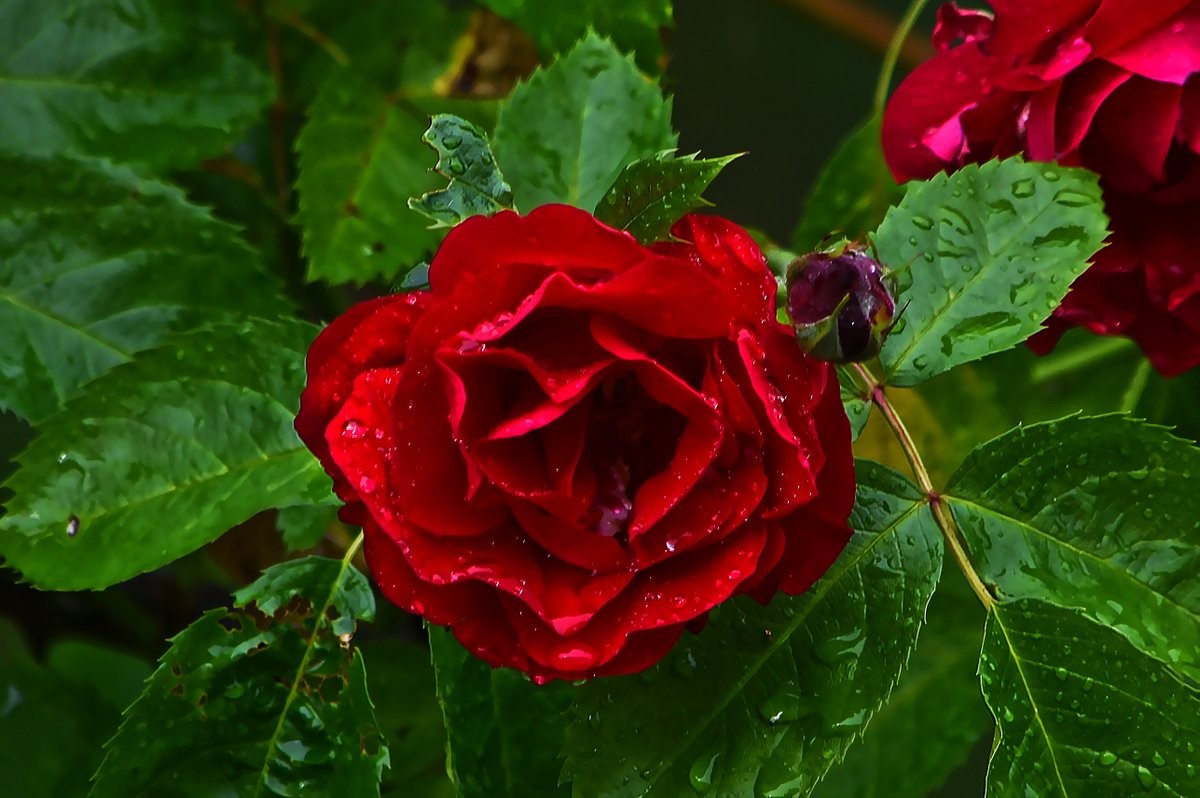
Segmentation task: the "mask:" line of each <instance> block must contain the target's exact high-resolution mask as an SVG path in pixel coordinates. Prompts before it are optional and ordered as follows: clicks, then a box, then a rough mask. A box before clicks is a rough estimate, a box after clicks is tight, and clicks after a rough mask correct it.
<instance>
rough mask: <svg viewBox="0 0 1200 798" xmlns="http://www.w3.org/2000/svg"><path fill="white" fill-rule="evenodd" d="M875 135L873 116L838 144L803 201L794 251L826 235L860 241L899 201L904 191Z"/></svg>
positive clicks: (816, 243) (876, 121)
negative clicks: (888, 164)
mask: <svg viewBox="0 0 1200 798" xmlns="http://www.w3.org/2000/svg"><path fill="white" fill-rule="evenodd" d="M880 135H881V134H880V125H879V119H878V117H872V118H870V119H868V120H867V121H866V122H865V123H864V124H863V125H862V126H861V127H859V128H858V129H857V130H855V131H854V132H853V133H851V134H850V135H849V136H848V137H847V138H846V140H845V141H843V142H842V143H841V144H840V145H838V149H837V151H836V152H835V153H834V154H833V157H832V158H831V159H830V160H829V163H827V164H826V165H825V168H824V169H823V170H821V174H820V175H818V176H817V181H816V183H815V184H814V185H813V188H812V192H811V193H810V194H809V195H808V200H807V201H805V203H804V216H803V217H801V219H800V225H799V226H798V227H797V228H796V232H795V233H793V234H792V247H793V248H794V249H796V250H798V251H800V252H808V251H810V250H814V249H816V248H817V247H818V246H819V245H820V243H821V241H822V239H824V238H826V237H827V236H830V235H833V236H835V237H836V236H845V237H846V238H849V239H851V240H856V239H861V238H862V237H863V236H864V235H865V234H867V233H869V232H872V231H873V230H875V228H876V227H878V226H879V223H880V222H881V221H883V217H884V214H886V213H887V211H888V208H889V207H891V206H892V205H895V204H897V203H898V202H900V200H901V198H902V197H903V196H904V190H903V189H901V188H900V187H899V186H897V185H896V181H895V180H894V179H893V178H892V173H891V171H890V170H889V169H888V167H887V164H886V163H885V162H884V160H883V146H882V144H881V140H880Z"/></svg>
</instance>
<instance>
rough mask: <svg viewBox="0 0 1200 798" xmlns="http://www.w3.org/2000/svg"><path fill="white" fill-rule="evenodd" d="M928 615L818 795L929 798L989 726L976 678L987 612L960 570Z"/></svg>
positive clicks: (948, 576)
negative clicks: (902, 665)
mask: <svg viewBox="0 0 1200 798" xmlns="http://www.w3.org/2000/svg"><path fill="white" fill-rule="evenodd" d="M926 615H927V618H926V622H925V626H924V628H922V629H921V637H920V639H919V640H918V641H917V649H916V651H914V652H913V655H912V659H910V660H909V663H908V670H907V671H905V673H904V675H903V676H901V677H900V683H899V684H898V685H897V686H896V689H895V690H894V691H893V692H892V696H891V698H890V699H888V702H887V703H886V704H884V705H883V707H882V708H881V709H880V710H879V711H878V712H876V713H875V717H874V718H873V719H872V720H871V725H870V726H869V727H868V728H867V732H866V735H865V736H864V737H863V740H862V742H861V743H859V744H858V745H855V746H854V747H853V748H851V749H850V751H849V753H847V754H846V759H845V761H844V762H842V764H841V765H839V766H837V767H835V768H833V769H832V770H831V771H829V774H828V775H827V776H826V777H825V779H824V780H823V781H822V782H821V783H820V784H819V785H818V786H817V789H816V791H815V792H814V793H813V795H814V796H816V798H924V796H926V795H929V794H930V793H931V792H932V791H933V790H935V789H937V787H938V786H939V785H941V784H942V783H943V782H944V781H945V780H946V777H947V776H948V775H949V774H950V773H951V772H952V771H953V770H954V769H955V768H957V767H959V766H960V765H962V763H963V762H964V761H965V760H966V758H967V755H968V753H969V752H970V751H971V749H972V748H973V747H974V745H975V743H976V742H977V741H978V740H979V738H980V737H982V736H983V734H984V732H985V731H986V730H987V729H988V728H990V723H989V721H990V718H989V716H988V712H987V708H986V707H985V706H984V704H983V701H982V700H981V699H980V696H979V679H978V677H977V676H976V675H975V663H976V661H977V660H978V658H979V646H980V643H981V637H982V634H983V612H982V611H981V610H980V607H979V603H978V601H976V599H975V596H974V595H972V594H971V590H970V588H968V587H967V583H966V581H965V580H964V579H963V578H962V576H961V575H960V574H959V573H958V572H957V570H956V569H952V570H951V571H950V572H949V573H944V574H943V575H942V579H941V582H940V583H939V584H938V588H937V592H936V593H934V596H933V601H932V602H930V604H929V610H928V612H927V614H926Z"/></svg>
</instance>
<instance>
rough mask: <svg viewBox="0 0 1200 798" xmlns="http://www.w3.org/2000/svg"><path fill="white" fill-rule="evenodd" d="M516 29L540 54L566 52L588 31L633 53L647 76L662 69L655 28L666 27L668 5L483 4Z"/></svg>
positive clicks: (507, 0) (626, 1)
mask: <svg viewBox="0 0 1200 798" xmlns="http://www.w3.org/2000/svg"><path fill="white" fill-rule="evenodd" d="M483 4H484V5H486V6H488V7H489V8H491V9H492V10H493V11H495V12H496V13H497V14H499V15H500V16H502V17H504V18H506V19H509V20H512V21H513V22H515V23H517V24H518V25H519V26H521V27H522V28H523V29H524V30H525V31H526V32H527V33H529V35H530V36H532V37H533V40H534V41H535V42H537V45H538V49H539V50H541V52H542V53H543V54H544V55H547V56H551V55H554V54H555V53H561V52H566V51H567V50H569V49H570V48H571V45H573V44H574V43H575V42H576V41H577V40H578V39H581V38H583V36H584V35H585V34H586V33H588V31H590V30H595V31H597V32H599V33H600V34H602V35H604V36H609V37H612V39H613V40H614V41H615V42H616V43H617V46H618V47H620V48H621V49H622V50H624V51H632V52H633V53H635V54H636V56H637V60H638V63H639V64H640V65H641V67H642V68H643V69H645V70H647V71H651V72H656V71H658V70H660V69H661V68H662V64H661V61H660V58H661V56H662V51H663V44H662V37H661V35H660V29H662V28H665V27H668V26H670V24H671V0H575V2H571V3H564V2H561V0H483Z"/></svg>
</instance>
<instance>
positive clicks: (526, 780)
mask: <svg viewBox="0 0 1200 798" xmlns="http://www.w3.org/2000/svg"><path fill="white" fill-rule="evenodd" d="M429 647H430V649H431V650H432V652H433V667H434V672H435V673H436V675H437V691H438V698H439V699H440V700H441V703H442V712H443V714H444V717H445V721H446V737H447V751H448V755H447V763H448V764H447V766H448V768H449V771H450V779H451V781H453V782H454V785H455V787H457V789H458V795H459V796H460V798H526V797H527V796H531V795H537V796H539V798H540V797H541V796H546V798H551V797H552V796H561V795H566V794H567V790H566V788H565V787H561V788H560V787H559V786H558V774H559V770H560V769H561V766H562V762H561V760H560V759H559V749H560V748H562V739H563V726H564V725H565V723H566V721H565V718H564V716H563V712H564V710H565V709H566V707H567V704H568V703H569V702H570V700H571V688H570V686H569V685H567V684H564V683H563V682H552V683H550V684H546V685H541V686H539V685H535V684H533V683H532V682H531V681H529V678H528V677H527V676H525V674H523V673H519V672H517V671H514V670H510V669H508V668H493V667H492V666H490V665H488V664H487V663H486V662H484V661H482V660H480V659H478V658H477V657H475V656H474V655H472V654H470V653H468V652H467V651H466V650H465V649H464V648H463V647H462V646H460V645H459V644H458V641H457V640H455V639H454V636H453V635H452V634H450V632H448V631H447V630H445V629H443V628H441V627H435V626H431V627H429Z"/></svg>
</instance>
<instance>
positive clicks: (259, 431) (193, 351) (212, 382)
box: [0, 321, 330, 590]
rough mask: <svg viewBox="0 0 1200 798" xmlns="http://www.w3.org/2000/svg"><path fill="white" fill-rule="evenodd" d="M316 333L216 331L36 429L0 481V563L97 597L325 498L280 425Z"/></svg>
mask: <svg viewBox="0 0 1200 798" xmlns="http://www.w3.org/2000/svg"><path fill="white" fill-rule="evenodd" d="M315 331H316V330H315V328H314V327H313V326H312V325H309V324H306V323H302V322H298V321H294V322H265V321H254V322H244V323H240V324H228V325H221V326H217V327H213V328H212V329H208V330H200V331H197V332H193V333H189V334H186V335H181V336H179V337H177V338H174V339H172V340H171V341H169V342H168V343H166V344H164V345H163V346H161V347H159V348H157V349H154V350H152V351H150V352H146V353H144V354H143V355H141V356H139V357H138V359H137V360H136V361H134V362H132V363H128V364H125V365H123V366H118V367H117V368H115V369H113V370H112V371H110V372H109V373H107V374H105V375H104V376H103V377H101V378H99V379H97V380H96V381H94V382H93V383H91V385H90V386H89V388H88V391H87V392H86V393H84V394H83V395H82V396H80V397H78V398H77V399H74V400H72V401H70V402H68V403H67V405H66V407H65V408H64V409H63V410H62V411H61V412H60V413H58V414H57V415H54V416H52V417H50V418H49V419H48V420H47V421H46V422H45V424H43V425H41V426H40V427H39V428H38V435H37V437H36V438H35V439H34V440H33V442H32V443H31V444H30V446H29V448H28V449H26V450H25V452H24V453H23V454H22V455H21V456H20V458H19V464H20V470H18V471H17V473H16V474H14V475H13V476H12V477H11V478H10V479H9V481H8V482H7V484H6V485H5V487H6V488H8V489H9V490H11V491H12V492H13V493H14V494H15V495H14V496H13V497H12V498H11V499H10V500H9V501H7V502H6V509H7V514H6V515H5V516H4V526H3V530H2V531H0V554H2V555H3V557H4V558H5V560H6V562H7V565H8V566H10V567H12V568H16V569H18V570H20V571H21V573H22V575H23V577H24V578H25V579H26V580H28V581H30V582H32V583H33V584H35V585H37V586H38V587H41V588H44V589H54V590H83V589H96V588H101V587H105V586H107V585H111V584H115V583H117V582H120V581H123V580H125V579H128V578H130V577H132V576H136V575H137V574H140V573H142V572H144V571H149V570H151V569H154V568H158V567H159V566H162V565H165V564H167V563H169V562H171V561H173V560H175V559H177V558H178V557H181V556H183V555H184V554H187V553H188V552H191V551H193V550H195V549H197V548H198V547H200V546H202V545H204V544H205V543H207V542H209V541H211V540H213V539H215V538H216V537H217V536H219V535H220V534H221V533H222V532H224V531H225V530H227V529H229V528H230V527H232V526H234V525H235V524H237V523H240V522H242V521H245V520H246V519H247V518H249V517H250V516H252V515H254V514H255V513H257V512H260V511H262V510H265V509H268V508H271V507H277V506H280V505H284V506H286V505H290V504H303V503H318V502H321V501H323V500H324V499H325V498H326V497H327V496H328V495H329V490H330V484H329V478H328V477H327V476H325V474H324V472H323V471H322V470H321V467H320V465H319V464H318V463H317V460H316V458H314V457H313V456H312V454H310V453H309V451H308V450H307V449H306V448H305V447H304V446H303V444H301V443H300V440H299V438H298V437H297V436H296V431H295V429H294V428H293V427H292V423H293V419H294V418H295V414H296V408H297V403H298V399H299V396H300V389H301V387H302V386H303V384H304V353H305V352H306V351H307V349H308V344H309V342H310V341H311V340H312V338H313V335H314V333H315ZM229 352H237V353H238V356H237V357H236V358H229V359H226V356H227V355H228V353H229Z"/></svg>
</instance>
